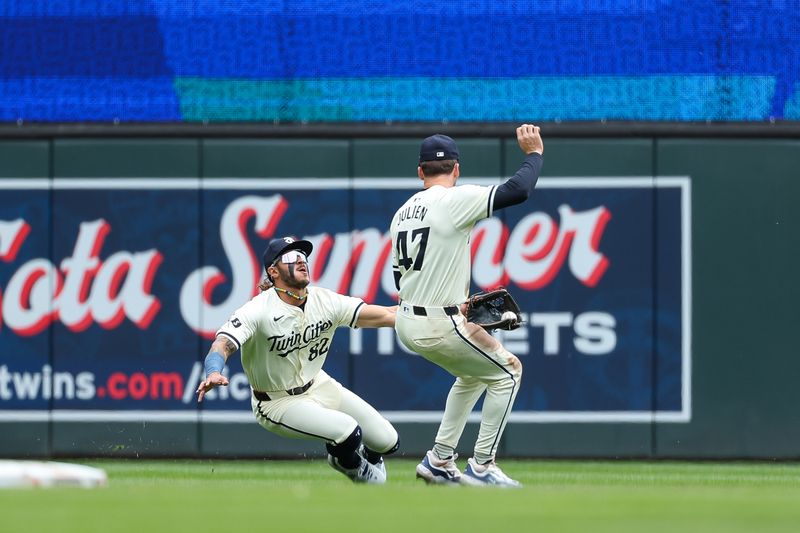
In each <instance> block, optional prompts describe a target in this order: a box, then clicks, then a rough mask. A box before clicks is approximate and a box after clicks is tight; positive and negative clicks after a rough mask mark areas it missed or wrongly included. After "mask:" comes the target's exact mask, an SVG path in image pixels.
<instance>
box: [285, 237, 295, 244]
mask: <svg viewBox="0 0 800 533" xmlns="http://www.w3.org/2000/svg"><path fill="white" fill-rule="evenodd" d="M283 242H285V243H286V244H292V243H293V242H294V239H292V238H291V237H284V238H283Z"/></svg>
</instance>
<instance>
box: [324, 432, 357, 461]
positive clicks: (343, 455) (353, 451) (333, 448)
mask: <svg viewBox="0 0 800 533" xmlns="http://www.w3.org/2000/svg"><path fill="white" fill-rule="evenodd" d="M359 446H361V426H356V429H354V430H353V432H352V433H351V434H350V436H349V437H347V438H346V439H344V440H343V441H342V442H341V443H340V444H330V443H329V444H326V445H325V447H326V448H328V453H329V454H331V455H332V456H334V457H336V462H338V463H339V465H340V466H341V467H342V468H347V469H348V470H352V469H354V468H357V467H358V466H359V465H360V464H361V457H360V456H359V455H358V447H359Z"/></svg>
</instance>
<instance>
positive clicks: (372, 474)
mask: <svg viewBox="0 0 800 533" xmlns="http://www.w3.org/2000/svg"><path fill="white" fill-rule="evenodd" d="M358 457H359V459H360V460H361V463H360V464H359V465H358V466H357V467H355V468H345V467H343V466H342V465H340V464H339V461H337V460H336V457H334V456H332V455H330V454H328V464H329V465H331V467H332V468H333V469H334V470H337V471H339V472H341V473H342V474H344V475H345V476H347V477H348V478H350V480H351V481H352V482H353V483H369V484H372V485H382V484H384V483H386V466H385V465H384V464H383V459H381V460H380V462H379V463H378V464H377V465H373V464H372V463H370V462H369V461H367V460H366V459H365V458H364V457H363V456H362V455H361V454H359V455H358Z"/></svg>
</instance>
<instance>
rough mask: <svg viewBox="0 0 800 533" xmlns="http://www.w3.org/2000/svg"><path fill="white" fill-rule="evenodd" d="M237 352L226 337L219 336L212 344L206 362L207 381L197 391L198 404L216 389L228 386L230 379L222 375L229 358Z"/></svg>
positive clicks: (202, 382) (201, 383)
mask: <svg viewBox="0 0 800 533" xmlns="http://www.w3.org/2000/svg"><path fill="white" fill-rule="evenodd" d="M235 351H236V344H234V343H233V341H232V340H231V339H230V338H228V337H226V336H225V335H217V338H216V339H214V342H213V343H211V349H210V350H209V351H208V355H206V361H205V370H206V379H204V380H203V381H201V382H200V385H198V386H197V390H196V391H195V394H197V401H198V402H202V401H203V396H205V395H206V393H207V392H208V391H210V390H211V389H213V388H214V387H216V386H218V385H222V386H227V385H228V378H226V377H225V376H223V375H222V369H223V368H225V362H226V361H227V360H228V357H230V356H231V354H233V353H234V352H235Z"/></svg>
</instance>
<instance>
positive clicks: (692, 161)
mask: <svg viewBox="0 0 800 533" xmlns="http://www.w3.org/2000/svg"><path fill="white" fill-rule="evenodd" d="M657 156H658V167H657V169H658V174H659V175H662V176H668V175H688V176H690V177H691V179H692V207H693V209H692V220H693V221H692V227H693V234H692V244H693V246H692V259H693V262H692V263H693V266H692V272H693V300H694V305H693V321H692V322H693V330H694V335H693V338H694V344H693V348H692V351H693V361H694V367H693V379H692V384H693V418H692V422H691V424H660V425H659V426H658V431H657V436H658V438H657V443H656V444H657V446H656V450H657V453H658V454H659V455H665V456H685V457H697V456H701V457H751V456H759V457H799V456H800V410H798V405H800V387H798V381H800V351H798V341H797V328H798V321H800V283H798V281H797V279H798V265H800V237H799V236H798V230H800V209H798V206H797V203H798V201H800V171H798V163H800V142H795V141H775V140H729V139H726V140H722V139H719V140H707V141H698V140H661V141H659V142H658V152H657Z"/></svg>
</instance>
